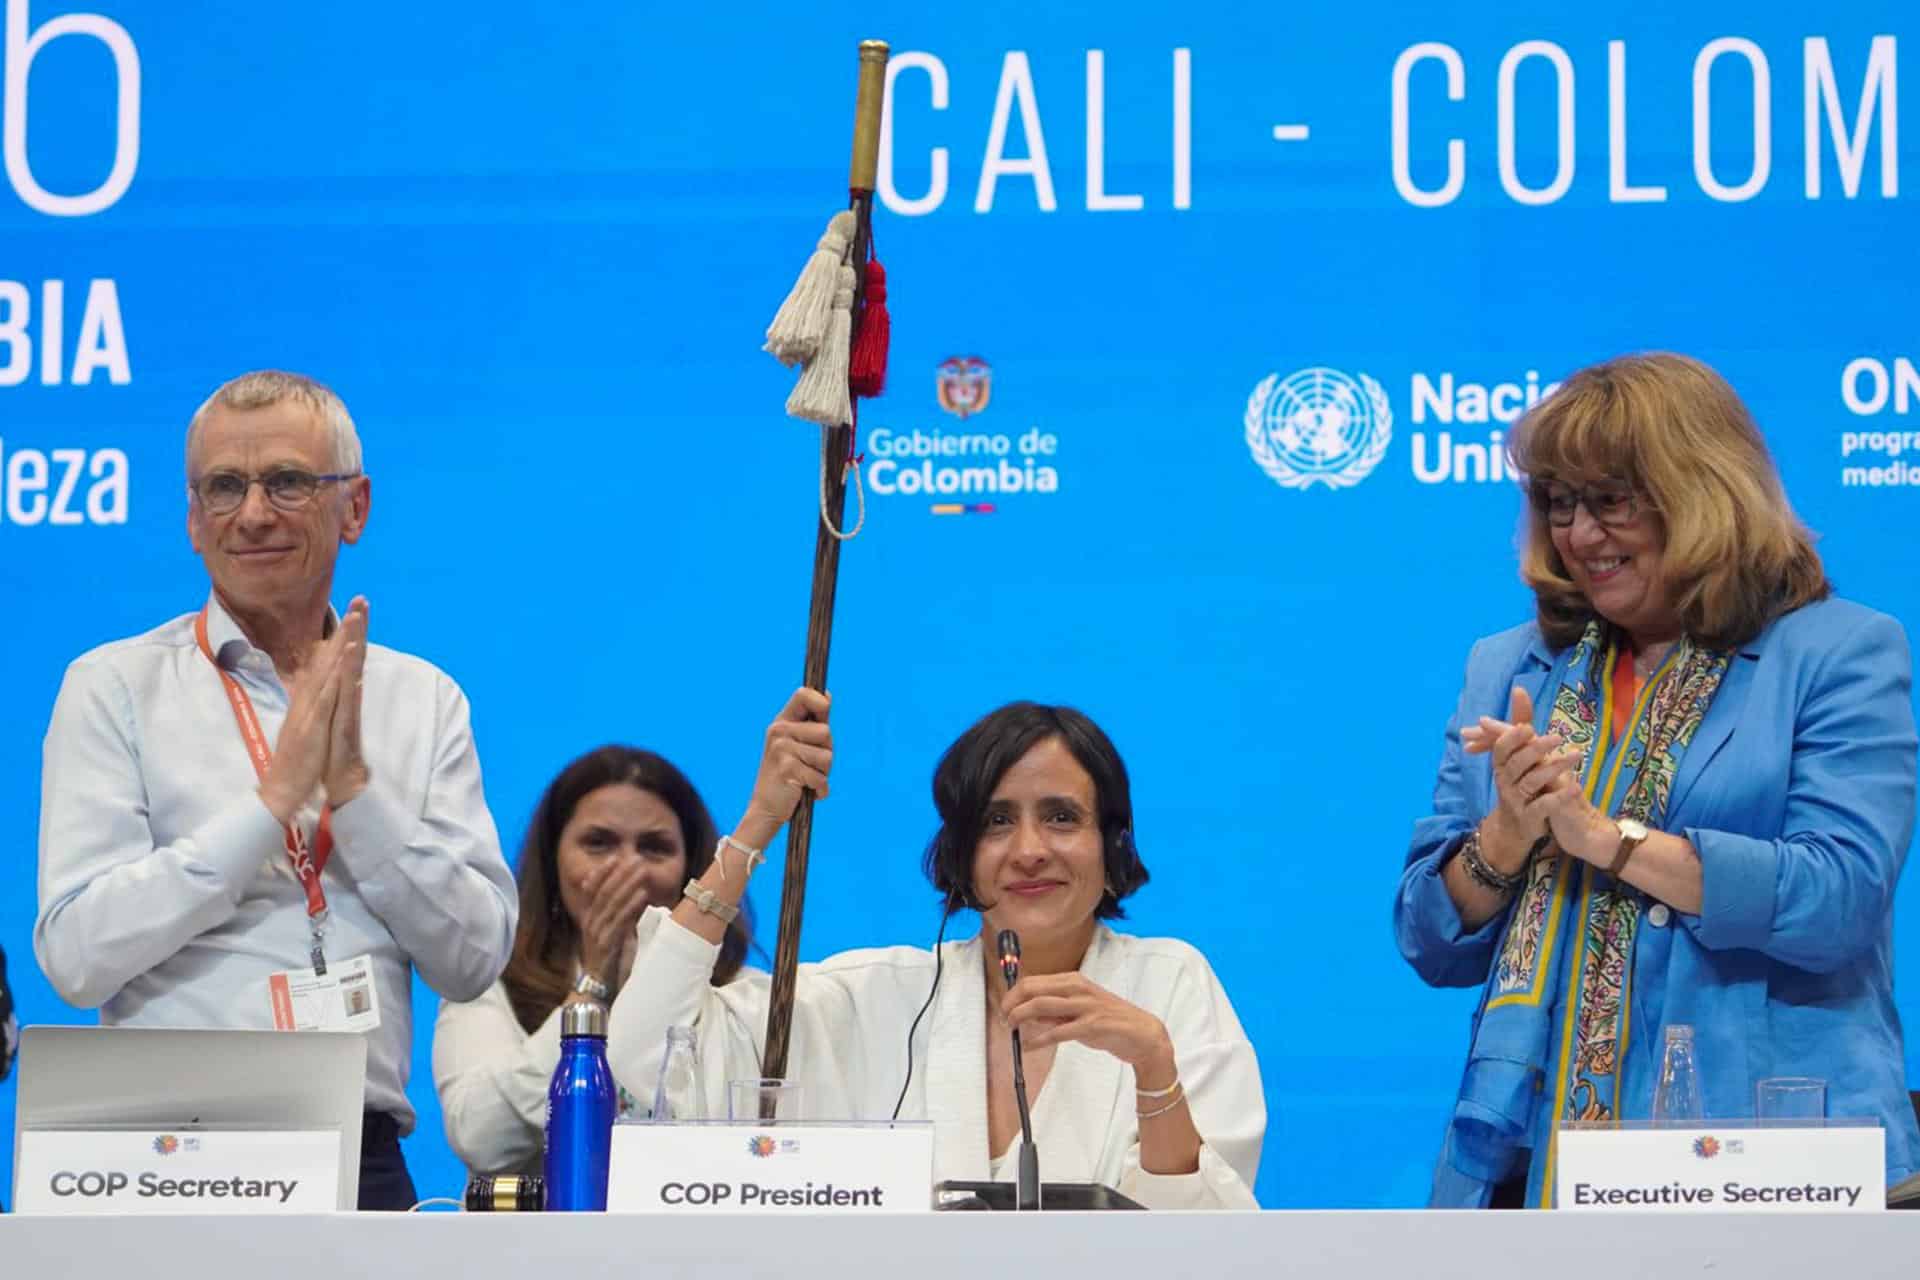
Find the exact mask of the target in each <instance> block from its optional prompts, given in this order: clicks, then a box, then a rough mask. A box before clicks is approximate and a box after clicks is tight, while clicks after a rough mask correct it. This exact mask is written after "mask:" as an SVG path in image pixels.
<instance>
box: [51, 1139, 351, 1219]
mask: <svg viewBox="0 0 1920 1280" xmlns="http://www.w3.org/2000/svg"><path fill="white" fill-rule="evenodd" d="M14 1172H15V1176H14V1187H15V1188H16V1193H17V1195H18V1197H19V1203H18V1205H17V1206H16V1208H18V1209H19V1211H20V1212H21V1213H58V1214H73V1213H331V1212H333V1211H334V1210H335V1209H336V1208H338V1207H339V1200H340V1131H339V1130H338V1129H304V1130H298V1131H293V1132H266V1131H260V1130H242V1131H235V1130H231V1129H226V1130H206V1129H196V1130H185V1129H183V1130H178V1131H175V1132H166V1131H162V1130H156V1129H28V1130H26V1131H25V1132H23V1133H22V1134H21V1135H20V1167H19V1168H18V1169H17V1170H15V1171H14Z"/></svg>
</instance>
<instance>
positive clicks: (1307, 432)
mask: <svg viewBox="0 0 1920 1280" xmlns="http://www.w3.org/2000/svg"><path fill="white" fill-rule="evenodd" d="M1246 431H1247V452H1248V453H1251V454H1252V455H1253V460H1254V461H1255V462H1257V463H1259V464H1260V469H1261V470H1262V471H1264V472H1266V473H1267V474H1268V475H1269V476H1271V477H1273V482H1274V483H1275V484H1277V485H1280V486H1282V487H1283V488H1287V489H1306V488H1310V487H1312V486H1313V485H1316V484H1324V485H1326V486H1327V487H1328V488H1330V489H1346V488H1350V487H1352V486H1353V485H1356V484H1359V483H1360V482H1361V481H1362V480H1364V479H1366V478H1367V475H1368V473H1369V472H1371V471H1372V470H1373V469H1374V468H1375V467H1376V466H1378V465H1379V464H1380V459H1381V458H1383V457H1385V456H1386V453H1387V444H1388V442H1389V441H1391V440H1392V439H1393V409H1392V407H1391V406H1389V405H1388V404H1387V393H1386V391H1385V390H1384V389H1383V388H1382V387H1381V386H1380V384H1379V383H1378V382H1376V381H1374V380H1373V379H1372V378H1370V377H1368V376H1367V375H1366V374H1364V373H1363V374H1361V375H1360V379H1359V381H1357V382H1356V381H1355V380H1354V379H1352V378H1350V377H1348V376H1347V375H1346V374H1344V373H1342V372H1340V371H1339V370H1338V369H1327V368H1321V367H1317V366H1316V367H1315V368H1311V369H1301V370H1299V371H1298V372H1296V373H1290V374H1288V375H1287V376H1286V377H1284V378H1282V377H1281V376H1280V375H1279V374H1277V373H1270V374H1268V375H1267V376H1266V377H1265V378H1262V379H1261V380H1260V385H1259V386H1257V387H1255V388H1254V389H1253V394H1252V395H1250V396H1248V397H1247V416H1246Z"/></svg>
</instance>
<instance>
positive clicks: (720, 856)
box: [713, 836, 767, 884]
mask: <svg viewBox="0 0 1920 1280" xmlns="http://www.w3.org/2000/svg"><path fill="white" fill-rule="evenodd" d="M728 849H734V850H737V851H738V852H740V853H742V854H744V855H745V856H746V859H747V874H748V875H752V874H753V873H754V872H755V871H756V870H758V869H759V866H760V864H761V863H763V862H765V861H766V860H767V855H766V854H765V853H764V852H762V851H761V850H759V849H756V848H754V847H753V846H752V845H747V844H741V843H740V842H739V841H738V840H735V839H734V838H733V837H732V836H721V837H720V843H719V844H716V845H714V846H713V861H714V864H715V865H716V866H718V867H719V868H720V883H721V884H725V883H726V882H727V850H728Z"/></svg>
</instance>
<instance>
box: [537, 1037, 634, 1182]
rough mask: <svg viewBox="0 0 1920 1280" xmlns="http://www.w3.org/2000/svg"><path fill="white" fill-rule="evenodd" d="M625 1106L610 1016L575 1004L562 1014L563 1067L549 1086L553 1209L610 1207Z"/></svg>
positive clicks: (549, 1179)
mask: <svg viewBox="0 0 1920 1280" xmlns="http://www.w3.org/2000/svg"><path fill="white" fill-rule="evenodd" d="M618 1105H619V1099H618V1094H617V1091H616V1090H615V1088H614V1085H613V1070H612V1069H611V1068H610V1067H608V1066H607V1011H606V1010H605V1009H604V1008H602V1007H601V1006H599V1005H597V1004H570V1005H568V1006H566V1009H565V1010H564V1011H563V1012H562V1013H561V1015H560V1065H559V1066H558V1067H556V1068H555V1069H554V1072H553V1083H552V1084H551V1085H549V1086H548V1087H547V1165H546V1175H547V1208H548V1209H549V1210H560V1211H569V1210H571V1211H574V1212H580V1211H584V1210H596V1209H597V1210H604V1209H606V1207H607V1160H608V1157H609V1155H610V1154H611V1151H612V1147H613V1114H614V1110H615V1108H616V1107H617V1106H618Z"/></svg>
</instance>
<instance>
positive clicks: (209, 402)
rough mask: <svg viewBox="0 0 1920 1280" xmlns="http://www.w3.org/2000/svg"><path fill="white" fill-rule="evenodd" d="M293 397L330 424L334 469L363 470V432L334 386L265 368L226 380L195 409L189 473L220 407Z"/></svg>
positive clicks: (189, 426)
mask: <svg viewBox="0 0 1920 1280" xmlns="http://www.w3.org/2000/svg"><path fill="white" fill-rule="evenodd" d="M289 400H291V401H293V402H294V403H295V404H297V405H300V406H301V407H302V408H304V409H306V410H308V411H309V412H311V413H312V414H313V416H314V417H315V418H317V419H319V421H320V423H321V425H323V426H325V427H326V429H327V436H328V439H329V443H330V446H331V448H330V452H331V454H332V458H333V461H332V464H331V465H332V466H333V469H334V470H335V471H337V472H340V473H341V474H343V475H352V474H354V473H355V472H357V471H359V470H360V466H361V459H360V433H359V432H358V431H356V430H355V429H354V426H353V418H352V416H351V415H349V414H348V413H347V406H346V404H345V402H344V401H342V400H341V399H340V397H339V396H337V395H335V394H334V392H333V389H332V388H330V387H328V386H327V385H325V384H324V383H321V382H318V381H315V380H314V379H312V378H309V377H307V376H306V375H305V374H300V373H283V372H281V371H280V370H278V369H261V370H257V371H255V372H253V373H243V374H241V375H240V376H239V377H237V378H234V379H233V380H231V381H229V382H227V383H225V384H224V385H223V386H221V388H220V389H219V390H218V391H215V392H214V393H213V394H212V395H210V396H208V397H207V399H206V402H205V403H204V404H202V405H201V406H200V407H199V408H198V409H195V410H194V411H193V420H192V421H191V422H189V423H188V424H187V469H188V472H189V474H191V472H192V469H193V446H194V442H195V441H196V440H197V439H198V438H199V435H200V428H201V427H202V426H203V425H205V423H206V420H207V415H209V414H210V413H212V412H213V410H214V408H215V407H216V406H217V407H220V408H224V409H233V410H246V409H266V408H270V407H272V406H273V405H276V404H283V403H285V402H287V401H289Z"/></svg>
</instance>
